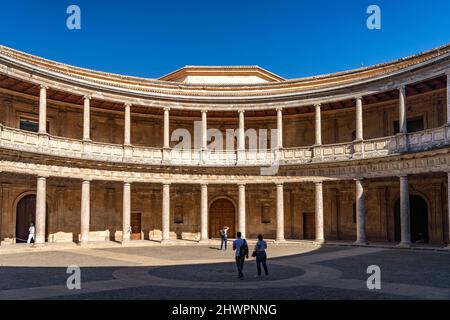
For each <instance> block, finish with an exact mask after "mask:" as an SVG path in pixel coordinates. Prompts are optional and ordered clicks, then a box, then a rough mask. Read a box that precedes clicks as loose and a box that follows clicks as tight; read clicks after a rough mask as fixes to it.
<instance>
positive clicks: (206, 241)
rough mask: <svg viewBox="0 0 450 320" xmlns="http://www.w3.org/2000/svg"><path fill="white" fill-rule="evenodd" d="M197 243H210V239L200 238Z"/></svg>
mask: <svg viewBox="0 0 450 320" xmlns="http://www.w3.org/2000/svg"><path fill="white" fill-rule="evenodd" d="M197 243H198V244H210V240H209V239H202V240H199V241H198V242H197Z"/></svg>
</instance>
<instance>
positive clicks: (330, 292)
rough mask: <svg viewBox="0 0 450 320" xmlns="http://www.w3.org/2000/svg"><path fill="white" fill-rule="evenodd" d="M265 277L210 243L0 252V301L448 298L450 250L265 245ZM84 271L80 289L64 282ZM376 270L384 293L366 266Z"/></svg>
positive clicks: (248, 263) (449, 289)
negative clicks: (74, 271) (371, 283)
mask: <svg viewBox="0 0 450 320" xmlns="http://www.w3.org/2000/svg"><path fill="white" fill-rule="evenodd" d="M268 254H269V263H268V264H269V271H270V276H269V277H264V276H263V277H261V278H255V277H254V275H255V274H256V265H255V260H254V259H253V258H251V259H250V260H248V261H246V266H245V270H244V271H245V272H244V273H245V278H244V280H239V279H238V278H237V273H236V269H235V265H234V262H233V254H232V252H231V250H228V251H226V252H225V251H220V250H217V248H216V247H215V246H210V245H182V246H160V245H152V246H140V245H137V246H128V247H120V246H117V245H114V246H110V247H106V248H97V247H91V248H79V247H76V248H72V247H70V248H66V249H64V248H59V249H57V251H50V250H48V248H47V249H45V248H44V249H39V248H37V249H25V248H24V249H20V250H16V251H14V252H13V253H10V252H8V251H4V252H0V279H1V281H0V299H133V300H135V299H245V300H248V299H283V300H284V299H450V267H449V266H450V254H449V253H447V252H432V251H411V250H395V249H386V248H358V247H333V246H330V247H327V246H326V247H322V248H320V247H314V246H307V245H299V244H286V245H270V247H269V251H268ZM69 265H77V266H80V268H81V289H80V290H69V289H68V288H67V286H66V281H67V278H68V277H69V276H70V275H69V274H67V273H66V271H67V266H69ZM370 265H378V266H379V267H380V268H381V290H369V289H368V288H367V284H366V282H367V278H368V277H369V274H367V273H366V271H367V267H368V266H370Z"/></svg>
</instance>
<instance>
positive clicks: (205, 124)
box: [202, 110, 208, 150]
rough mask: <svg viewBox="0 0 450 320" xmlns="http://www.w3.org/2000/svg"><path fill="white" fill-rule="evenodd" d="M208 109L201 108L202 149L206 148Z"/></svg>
mask: <svg viewBox="0 0 450 320" xmlns="http://www.w3.org/2000/svg"><path fill="white" fill-rule="evenodd" d="M207 112H208V110H202V150H207V149H208V124H207V120H206V114H207Z"/></svg>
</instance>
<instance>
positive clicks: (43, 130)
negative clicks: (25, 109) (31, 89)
mask: <svg viewBox="0 0 450 320" xmlns="http://www.w3.org/2000/svg"><path fill="white" fill-rule="evenodd" d="M47 89H48V87H47V86H45V85H41V86H40V91H39V131H38V133H40V134H47Z"/></svg>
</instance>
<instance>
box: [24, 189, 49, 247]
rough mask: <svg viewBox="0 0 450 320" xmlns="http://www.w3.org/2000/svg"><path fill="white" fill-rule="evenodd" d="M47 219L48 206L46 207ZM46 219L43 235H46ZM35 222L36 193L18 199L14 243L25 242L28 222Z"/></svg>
mask: <svg viewBox="0 0 450 320" xmlns="http://www.w3.org/2000/svg"><path fill="white" fill-rule="evenodd" d="M46 211H47V214H46V220H47V221H48V206H47V207H46ZM47 221H46V224H45V229H46V230H45V235H46V236H47ZM31 223H34V224H36V195H34V194H29V195H26V196H24V197H23V198H22V199H20V200H19V202H18V203H17V207H16V243H22V242H27V239H28V229H29V228H30V224H31Z"/></svg>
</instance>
